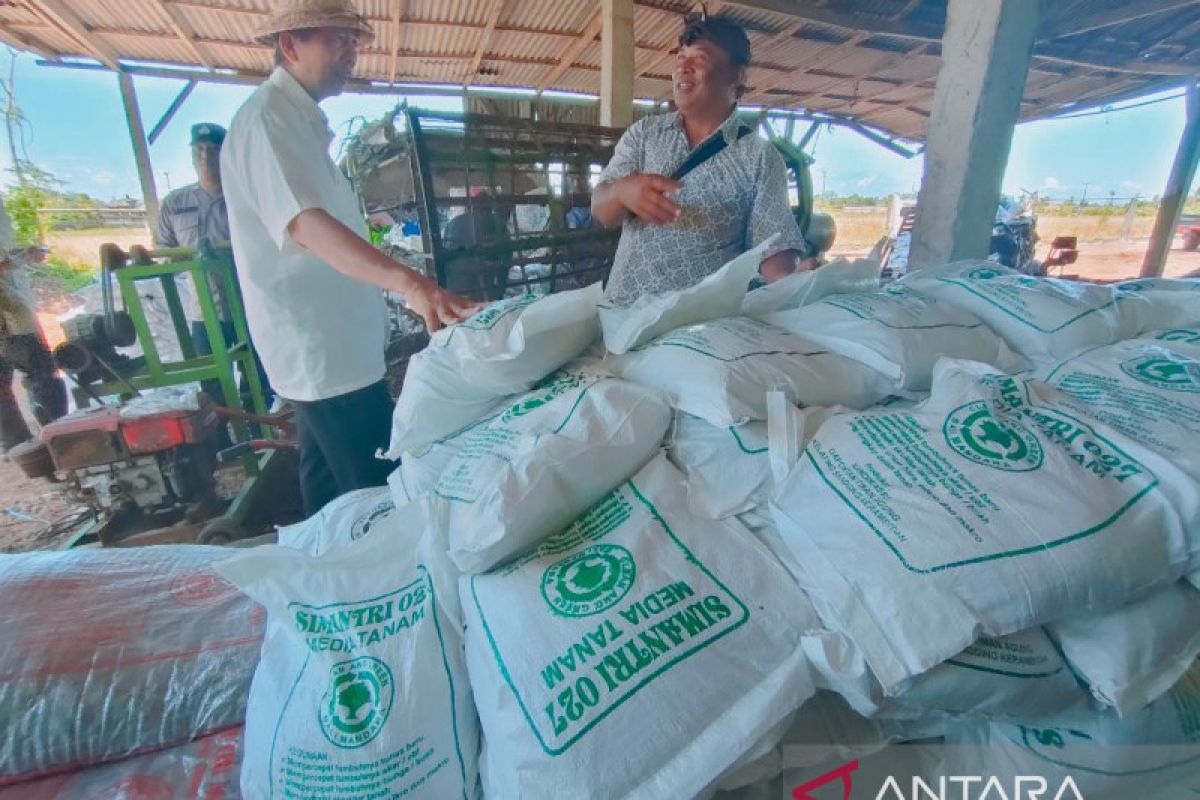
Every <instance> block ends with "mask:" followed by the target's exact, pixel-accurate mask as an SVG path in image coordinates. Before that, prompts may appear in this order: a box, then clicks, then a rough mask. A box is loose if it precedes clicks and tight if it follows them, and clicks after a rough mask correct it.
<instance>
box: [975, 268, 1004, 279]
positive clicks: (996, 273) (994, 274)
mask: <svg viewBox="0 0 1200 800" xmlns="http://www.w3.org/2000/svg"><path fill="white" fill-rule="evenodd" d="M1002 275H1004V271H1003V270H999V269H995V268H994V267H977V268H976V269H973V270H971V271H970V272H968V273H967V277H968V278H973V279H975V280H978V281H990V280H991V279H992V278H999V277H1001V276H1002Z"/></svg>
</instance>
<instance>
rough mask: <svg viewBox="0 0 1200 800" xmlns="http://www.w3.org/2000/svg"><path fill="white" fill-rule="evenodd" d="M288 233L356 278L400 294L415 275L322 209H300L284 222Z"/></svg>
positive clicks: (334, 265) (335, 266) (338, 268)
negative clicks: (293, 217) (287, 222)
mask: <svg viewBox="0 0 1200 800" xmlns="http://www.w3.org/2000/svg"><path fill="white" fill-rule="evenodd" d="M288 233H289V234H290V235H291V237H292V241H294V242H295V243H296V244H298V245H300V246H301V247H303V248H304V249H305V250H308V251H309V252H311V253H313V254H314V255H316V256H317V257H319V258H320V259H321V260H322V261H325V262H326V263H328V264H330V265H331V266H332V267H333V268H334V269H336V270H338V271H339V272H341V273H343V274H345V275H348V276H349V277H351V278H354V279H355V280H356V281H360V282H362V283H369V284H371V285H372V286H378V287H379V288H381V289H388V290H390V291H394V292H399V293H401V294H404V293H405V292H406V291H407V289H408V288H409V287H410V286H411V285H412V284H413V282H414V280H415V279H416V277H417V273H416V272H414V271H413V270H412V269H411V268H409V267H406V266H404V265H403V264H401V263H400V262H399V261H396V260H394V259H391V258H388V257H387V256H385V255H384V254H383V253H381V252H379V251H378V250H376V249H375V248H374V247H372V246H371V244H370V243H369V242H367V241H366V240H365V239H363V238H362V237H361V236H359V235H358V234H356V233H355V232H354V231H352V230H350V229H349V228H348V227H346V226H345V225H344V224H342V223H341V222H339V221H337V220H336V219H334V218H333V217H331V216H330V215H329V213H328V212H326V211H324V210H322V209H319V208H310V209H307V210H305V211H301V212H300V213H299V214H297V215H296V218H295V219H293V220H292V221H291V223H289V224H288Z"/></svg>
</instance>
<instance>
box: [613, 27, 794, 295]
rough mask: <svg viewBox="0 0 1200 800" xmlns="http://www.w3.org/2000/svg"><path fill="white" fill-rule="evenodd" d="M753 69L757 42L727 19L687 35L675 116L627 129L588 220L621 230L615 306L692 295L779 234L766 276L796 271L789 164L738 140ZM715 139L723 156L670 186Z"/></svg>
mask: <svg viewBox="0 0 1200 800" xmlns="http://www.w3.org/2000/svg"><path fill="white" fill-rule="evenodd" d="M749 65H750V41H749V39H748V38H747V37H746V32H745V31H744V30H742V28H741V26H740V25H738V24H737V23H736V22H734V21H733V20H731V19H729V18H728V17H723V16H715V17H710V18H707V19H700V20H695V21H692V22H689V23H688V24H687V25H686V26H685V27H684V29H683V33H682V34H681V35H680V37H679V49H678V51H677V54H676V59H675V71H674V74H673V75H672V82H673V92H674V98H675V107H676V109H678V110H677V111H675V112H673V113H670V114H663V115H658V116H653V117H647V118H645V119H642V120H639V121H638V122H636V123H634V124H633V125H632V126H631V127H630V128H629V130H627V131H625V134H624V135H623V136H622V137H621V140H620V141H619V142H618V143H617V148H616V151H615V152H614V153H613V157H612V160H611V161H610V162H609V163H608V166H607V167H605V169H604V171H603V172H602V173H601V174H600V184H599V185H598V186H597V187H596V190H595V193H594V194H593V195H592V214H593V216H594V217H595V218H596V219H597V220H598V221H599V222H600V223H601V224H602V225H604V226H605V227H614V226H616V225H618V224H619V225H621V226H622V230H621V242H620V244H619V245H618V246H617V255H616V259H615V261H614V262H613V268H612V273H611V274H610V276H609V280H608V287H607V295H608V298H609V300H611V301H612V302H614V303H629V302H632V301H633V300H634V299H636V298H637V297H638V296H639V295H642V294H646V293H651V292H665V291H671V290H676V289H683V288H686V287H688V286H692V285H694V284H696V283H699V282H700V281H701V280H703V279H704V278H705V277H706V276H707V275H709V274H711V273H713V272H715V271H716V270H717V269H719V268H720V267H721V266H722V265H723V264H724V263H725V262H726V261H728V260H729V259H731V258H733V257H735V256H738V255H740V254H742V253H743V252H745V251H746V250H748V249H750V248H751V247H753V246H755V245H756V244H758V243H759V242H761V241H763V240H764V239H767V238H768V237H770V236H771V235H773V234H775V233H780V234H782V235H781V236H780V238H779V239H778V240H777V241H776V243H775V244H774V245H773V246H772V248H771V249H770V250H769V251H768V252H767V258H766V259H765V260H764V261H763V262H762V264H761V266H760V267H759V272H760V274H761V275H762V276H763V278H765V279H766V280H768V281H772V280H776V279H778V278H781V277H783V276H784V275H788V274H790V273H791V272H793V271H794V270H795V269H796V264H797V261H798V259H800V258H803V257H804V256H805V255H807V249H808V246H807V245H806V244H805V241H804V237H803V236H802V235H801V233H800V229H799V228H798V227H797V225H796V221H795V219H794V218H793V217H792V213H791V209H790V208H789V207H788V193H787V168H786V166H785V165H784V163H783V159H782V158H781V157H780V155H779V154H778V153H777V152H776V151H775V148H774V147H772V146H771V144H770V143H769V142H767V141H765V140H763V139H762V138H760V137H759V136H757V135H754V134H753V133H750V134H749V135H741V136H739V133H741V131H740V130H739V129H740V128H742V127H743V125H742V124H741V123H740V122H739V120H738V117H737V99H738V97H739V95H740V94H741V93H742V91H743V90H744V89H745V84H746V71H747V68H748V67H749ZM714 136H721V137H724V139H725V148H724V149H723V150H721V151H720V152H718V153H717V154H716V155H715V156H713V157H711V158H709V159H708V160H707V161H704V162H703V163H702V164H700V166H698V167H696V168H695V169H694V170H693V171H692V172H690V173H688V174H687V175H686V176H685V177H684V178H683V179H682V180H673V179H672V178H670V177H668V176H669V175H671V174H672V173H673V172H675V170H677V169H678V168H679V166H680V165H681V164H683V162H684V161H685V160H686V159H687V157H688V155H689V153H690V152H692V151H694V150H695V149H696V148H698V147H699V146H701V145H702V144H703V143H704V142H705V141H706V140H708V139H710V138H711V137H714Z"/></svg>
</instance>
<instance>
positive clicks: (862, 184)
mask: <svg viewBox="0 0 1200 800" xmlns="http://www.w3.org/2000/svg"><path fill="white" fill-rule="evenodd" d="M877 180H879V176H878V175H868V176H866V177H865V178H860V179H858V180H857V181H855V182H854V187H855V188H856V189H866V188H867V187H868V186H870V185H871V184H873V183H875V181H877Z"/></svg>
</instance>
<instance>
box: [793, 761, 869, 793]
mask: <svg viewBox="0 0 1200 800" xmlns="http://www.w3.org/2000/svg"><path fill="white" fill-rule="evenodd" d="M856 769H858V759H857V758H856V759H854V760H853V761H851V762H850V763H848V764H842V765H841V766H840V767H838V768H837V769H835V770H833V771H832V772H826V773H825V774H824V775H822V776H821V777H819V778H814V779H813V780H811V781H809V782H808V783H806V784H804V785H803V786H797V787H796V788H795V789H793V790H792V798H793V800H817V799H816V798H815V797H813V796H812V795H811V794H809V792H811V791H812V790H813V789H819V788H821V787H822V786H824V785H825V784H827V783H833V782H834V781H835V780H837V779H839V778H840V779H841V781H842V800H850V784H851V781H852V780H853V778H852V777H851V775H850V773H851V772H854V770H856Z"/></svg>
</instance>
